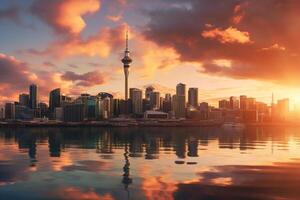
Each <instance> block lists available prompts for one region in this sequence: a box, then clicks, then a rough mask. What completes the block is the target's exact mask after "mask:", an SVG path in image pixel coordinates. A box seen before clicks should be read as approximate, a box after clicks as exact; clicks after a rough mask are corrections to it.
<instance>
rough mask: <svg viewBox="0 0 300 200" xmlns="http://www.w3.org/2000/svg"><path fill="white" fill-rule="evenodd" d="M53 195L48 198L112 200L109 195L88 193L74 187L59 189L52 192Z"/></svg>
mask: <svg viewBox="0 0 300 200" xmlns="http://www.w3.org/2000/svg"><path fill="white" fill-rule="evenodd" d="M54 193H55V194H52V193H51V194H50V196H52V195H54V196H55V197H57V196H59V197H60V198H62V199H73V200H79V199H80V200H113V199H114V198H113V197H112V196H111V194H104V195H99V194H97V193H96V192H95V191H93V190H92V189H90V190H88V191H82V190H80V189H78V188H75V187H66V188H63V189H59V190H57V191H54Z"/></svg>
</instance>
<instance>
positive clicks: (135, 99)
mask: <svg viewBox="0 0 300 200" xmlns="http://www.w3.org/2000/svg"><path fill="white" fill-rule="evenodd" d="M130 99H131V101H132V112H133V114H141V113H143V96H142V90H140V89H137V88H130Z"/></svg>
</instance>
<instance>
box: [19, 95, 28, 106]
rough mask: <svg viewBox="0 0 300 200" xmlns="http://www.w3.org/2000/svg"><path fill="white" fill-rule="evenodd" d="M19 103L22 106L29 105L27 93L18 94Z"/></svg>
mask: <svg viewBox="0 0 300 200" xmlns="http://www.w3.org/2000/svg"><path fill="white" fill-rule="evenodd" d="M19 103H20V105H22V106H26V107H28V106H29V94H20V95H19Z"/></svg>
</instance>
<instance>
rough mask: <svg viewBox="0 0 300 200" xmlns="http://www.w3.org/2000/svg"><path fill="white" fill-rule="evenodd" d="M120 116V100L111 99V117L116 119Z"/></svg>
mask: <svg viewBox="0 0 300 200" xmlns="http://www.w3.org/2000/svg"><path fill="white" fill-rule="evenodd" d="M119 115H120V99H113V116H114V117H118V116H119Z"/></svg>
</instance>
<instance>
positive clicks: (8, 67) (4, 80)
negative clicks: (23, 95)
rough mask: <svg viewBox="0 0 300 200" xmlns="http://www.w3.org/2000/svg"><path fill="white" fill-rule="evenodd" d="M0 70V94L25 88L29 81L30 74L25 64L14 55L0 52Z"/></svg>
mask: <svg viewBox="0 0 300 200" xmlns="http://www.w3.org/2000/svg"><path fill="white" fill-rule="evenodd" d="M0 71H1V73H0V84H1V88H0V91H1V94H6V95H8V96H9V95H11V94H12V93H14V92H16V91H20V90H23V89H25V88H26V87H27V85H29V84H30V83H31V78H30V75H31V74H30V73H29V69H28V66H27V64H26V63H23V62H20V61H18V60H17V59H15V58H14V57H11V56H7V55H5V54H0ZM12 77H13V78H12ZM8 88H9V89H8Z"/></svg>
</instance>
